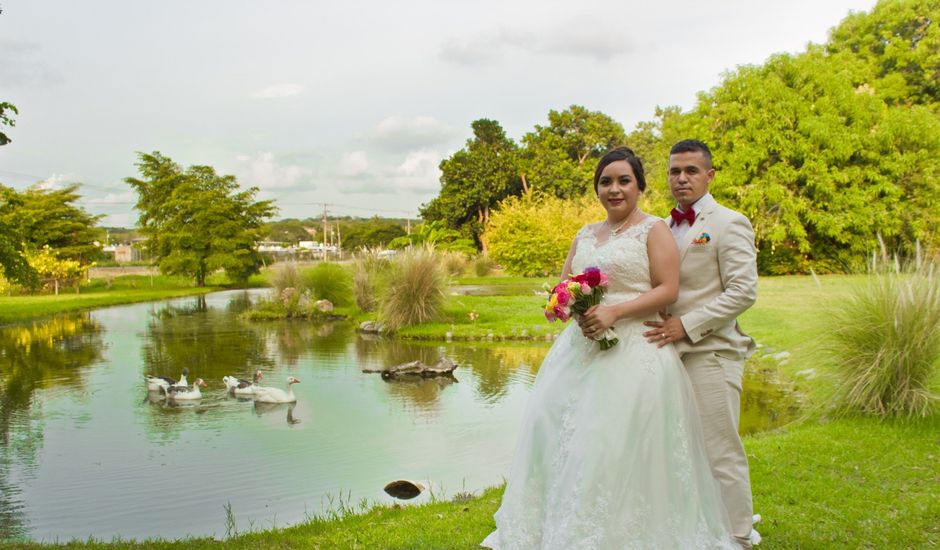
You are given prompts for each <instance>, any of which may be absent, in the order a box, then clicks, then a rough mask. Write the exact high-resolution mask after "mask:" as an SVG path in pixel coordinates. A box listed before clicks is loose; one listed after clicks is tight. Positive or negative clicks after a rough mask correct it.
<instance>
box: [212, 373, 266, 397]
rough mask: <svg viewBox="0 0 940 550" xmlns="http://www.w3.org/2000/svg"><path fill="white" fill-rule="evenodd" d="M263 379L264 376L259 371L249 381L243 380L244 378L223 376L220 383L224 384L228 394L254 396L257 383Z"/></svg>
mask: <svg viewBox="0 0 940 550" xmlns="http://www.w3.org/2000/svg"><path fill="white" fill-rule="evenodd" d="M262 378H264V374H262V373H261V371H260V370H256V371H255V375H254V376H253V377H252V379H251V380H245V379H244V378H235V377H234V376H223V377H222V381H223V382H225V387H226V389H228V392H229V393H233V394H235V395H254V393H255V390H256V389H257V388H259V387H260V386H258V382H259V381H261V379H262Z"/></svg>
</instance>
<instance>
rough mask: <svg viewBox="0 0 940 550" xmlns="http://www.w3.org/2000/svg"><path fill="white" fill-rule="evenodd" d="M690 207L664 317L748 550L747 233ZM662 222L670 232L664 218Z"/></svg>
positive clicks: (706, 204) (738, 222)
mask: <svg viewBox="0 0 940 550" xmlns="http://www.w3.org/2000/svg"><path fill="white" fill-rule="evenodd" d="M693 209H694V210H695V211H696V218H695V221H694V223H693V224H692V225H691V226H690V227H688V230H687V231H686V232H685V234H684V235H681V232H679V233H680V235H681V236H680V237H679V238H678V241H677V244H678V246H679V254H680V258H681V268H680V280H679V299H678V300H677V301H676V303H675V304H673V305H672V306H671V307H670V308H669V313H670V314H672V315H673V316H677V317H679V318H680V320H681V321H682V326H683V328H684V329H685V332H686V335H687V338H684V339H682V340H678V341H676V342H675V346H676V349H677V351H678V352H679V355H680V357H681V358H682V363H683V364H684V365H685V367H686V370H687V371H688V373H689V377H690V378H691V380H692V386H693V388H694V389H695V398H696V401H697V403H698V407H699V411H700V414H701V417H702V427H703V430H704V433H705V445H706V448H707V451H708V455H709V457H708V458H709V461H710V462H711V467H712V472H713V474H714V475H715V479H716V480H718V483H719V484H720V485H721V491H722V499H723V501H724V503H725V507H726V508H727V510H728V515H729V517H730V519H731V529H732V534H733V535H734V536H735V538H736V539H738V541H740V542H741V543H742V545H743V546H745V547H749V546H750V545H749V543H746V541H747V537H748V535H749V534H750V531H751V528H752V517H753V507H752V504H751V484H750V476H749V474H748V465H747V455H746V454H745V452H744V446H743V445H742V443H741V438H740V437H739V436H738V422H739V419H740V409H741V381H742V378H743V375H744V360H745V358H746V357H748V356H749V355H750V354H751V353H752V352H753V350H754V340H752V339H751V337H750V336H748V335H747V334H745V333H744V332H743V331H742V330H741V328H740V327H739V326H738V323H737V317H738V315H740V314H741V313H743V312H744V311H745V310H746V309H747V308H749V307H750V306H751V305H752V304H753V303H754V301H755V300H756V298H757V261H756V259H757V251H756V249H755V246H754V230H753V229H752V228H751V224H750V222H749V221H748V219H747V218H746V217H744V216H743V215H741V214H739V213H738V212H735V211H734V210H731V209H729V208H725V207H724V206H721V205H720V204H718V203H717V202H716V201H715V199H714V198H713V197H712V196H711V195H710V194H706V195H704V196H703V197H702V198H701V199H699V201H697V202H696V203H695V205H693ZM667 223H668V224H669V225H670V227H673V220H672V219H671V218H668V219H667ZM685 224H687V222H683V225H685ZM678 229H679V228H674V234H675V233H676V232H677V230H678ZM682 229H685V228H684V227H682Z"/></svg>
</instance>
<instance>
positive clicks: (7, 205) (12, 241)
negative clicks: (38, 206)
mask: <svg viewBox="0 0 940 550" xmlns="http://www.w3.org/2000/svg"><path fill="white" fill-rule="evenodd" d="M22 204H23V203H22V198H21V197H20V195H19V193H17V192H16V191H15V190H13V189H11V188H9V187H6V186H5V185H0V275H2V276H3V278H5V279H8V280H10V281H13V282H16V283H19V284H24V285H30V284H32V283H33V282H34V281H35V277H36V272H35V271H34V270H33V269H32V268H31V267H30V266H29V262H28V261H27V260H26V256H25V255H24V254H23V248H24V246H23V237H22V235H21V234H20V228H19V226H18V224H17V222H16V218H15V215H16V212H17V211H18V210H19V208H20V207H21V206H22Z"/></svg>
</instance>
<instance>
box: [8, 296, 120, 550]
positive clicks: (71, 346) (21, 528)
mask: <svg viewBox="0 0 940 550" xmlns="http://www.w3.org/2000/svg"><path fill="white" fill-rule="evenodd" d="M102 347H103V346H102V341H101V334H100V326H99V325H98V324H97V323H96V322H94V321H93V320H92V319H91V316H90V315H89V314H88V313H81V314H76V315H67V316H61V317H55V318H53V319H48V320H44V321H38V322H34V323H30V324H23V325H14V326H9V327H5V328H3V329H0V444H2V445H0V539H5V538H15V537H23V536H25V535H26V528H25V519H24V517H23V513H22V505H21V503H20V502H19V498H18V497H19V490H18V489H17V488H16V487H15V486H14V485H13V484H12V483H11V482H10V480H9V479H8V476H9V472H10V466H11V465H12V464H20V465H25V466H27V470H29V467H30V466H32V465H34V464H35V462H36V457H37V454H38V453H39V450H40V449H41V448H42V445H43V435H44V422H43V421H42V417H41V414H40V412H39V411H37V410H34V409H39V405H38V404H36V403H35V394H36V392H37V391H39V390H44V389H50V388H62V389H68V390H72V391H82V386H83V377H82V369H83V368H84V367H87V366H89V365H91V364H94V363H95V362H97V361H99V360H100V359H101V354H102Z"/></svg>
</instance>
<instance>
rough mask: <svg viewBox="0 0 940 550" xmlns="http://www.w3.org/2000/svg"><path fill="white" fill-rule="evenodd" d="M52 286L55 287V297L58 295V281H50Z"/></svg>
mask: <svg viewBox="0 0 940 550" xmlns="http://www.w3.org/2000/svg"><path fill="white" fill-rule="evenodd" d="M52 284H53V285H55V295H56V296H58V295H59V279H52Z"/></svg>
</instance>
